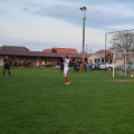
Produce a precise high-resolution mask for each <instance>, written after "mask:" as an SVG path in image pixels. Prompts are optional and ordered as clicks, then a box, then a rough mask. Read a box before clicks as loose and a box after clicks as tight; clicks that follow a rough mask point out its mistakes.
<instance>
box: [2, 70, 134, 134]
mask: <svg viewBox="0 0 134 134" xmlns="http://www.w3.org/2000/svg"><path fill="white" fill-rule="evenodd" d="M0 72H1V75H0V134H134V127H133V126H134V82H132V81H131V82H125V80H134V78H130V77H116V78H115V79H113V78H112V76H109V75H105V73H104V71H94V72H93V73H91V74H89V73H86V74H85V73H84V74H82V73H69V74H68V77H69V79H70V81H71V85H69V86H65V85H64V84H65V79H64V77H63V74H62V73H61V72H60V73H56V72H55V69H54V68H44V69H43V68H25V69H11V75H12V76H11V77H9V76H8V74H7V72H6V75H5V76H4V77H3V76H2V69H0ZM119 80H123V81H122V82H121V81H120V82H119Z"/></svg>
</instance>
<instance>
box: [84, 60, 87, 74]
mask: <svg viewBox="0 0 134 134" xmlns="http://www.w3.org/2000/svg"><path fill="white" fill-rule="evenodd" d="M84 70H85V73H86V71H87V61H85V63H84Z"/></svg>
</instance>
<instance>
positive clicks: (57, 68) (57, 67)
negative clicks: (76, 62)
mask: <svg viewBox="0 0 134 134" xmlns="http://www.w3.org/2000/svg"><path fill="white" fill-rule="evenodd" d="M59 65H60V63H59V62H57V66H56V72H59V68H60V66H59Z"/></svg>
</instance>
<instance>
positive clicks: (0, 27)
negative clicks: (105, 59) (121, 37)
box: [0, 0, 134, 52]
mask: <svg viewBox="0 0 134 134" xmlns="http://www.w3.org/2000/svg"><path fill="white" fill-rule="evenodd" d="M82 6H86V7H87V11H86V18H87V19H86V33H85V34H86V35H85V44H86V45H88V50H89V49H90V48H91V47H92V51H93V52H94V51H97V50H99V49H103V48H104V47H105V33H106V32H112V31H117V30H127V29H133V28H134V24H133V22H134V2H133V0H0V46H2V45H17V46H25V47H27V48H29V49H30V50H33V51H42V50H43V49H46V48H52V47H64V48H76V49H77V50H78V51H79V52H80V51H81V49H82V25H83V24H82V23H83V17H84V13H83V11H81V10H79V8H80V7H82Z"/></svg>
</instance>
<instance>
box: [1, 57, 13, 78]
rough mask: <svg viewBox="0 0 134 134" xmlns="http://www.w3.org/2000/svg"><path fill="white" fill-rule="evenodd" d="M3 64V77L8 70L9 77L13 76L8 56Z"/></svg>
mask: <svg viewBox="0 0 134 134" xmlns="http://www.w3.org/2000/svg"><path fill="white" fill-rule="evenodd" d="M3 62H4V70H3V76H4V75H5V71H6V70H8V73H9V76H11V75H10V69H9V66H10V65H9V64H10V62H9V60H8V56H6V58H5V59H4V60H3Z"/></svg>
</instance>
